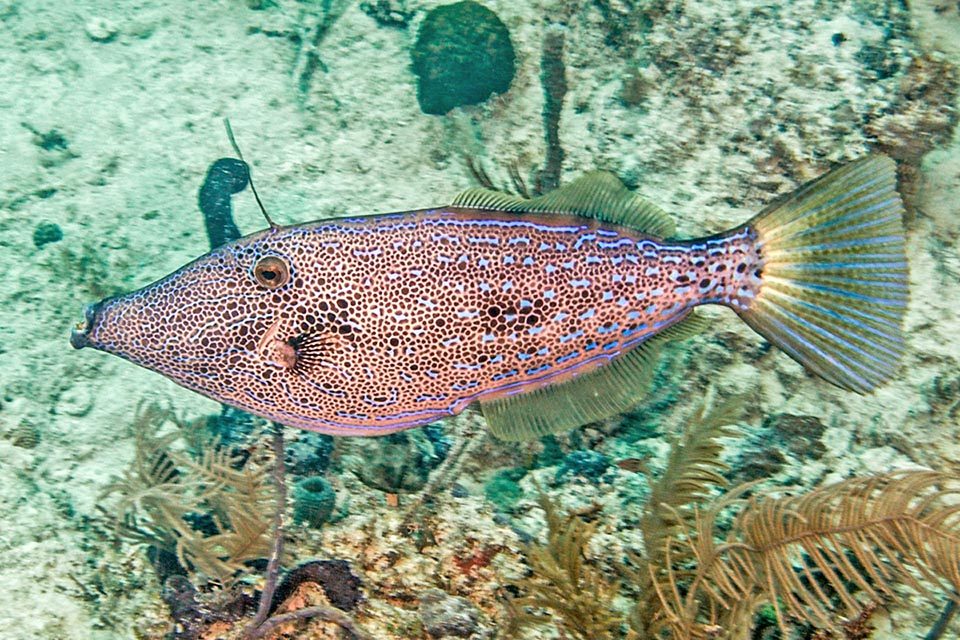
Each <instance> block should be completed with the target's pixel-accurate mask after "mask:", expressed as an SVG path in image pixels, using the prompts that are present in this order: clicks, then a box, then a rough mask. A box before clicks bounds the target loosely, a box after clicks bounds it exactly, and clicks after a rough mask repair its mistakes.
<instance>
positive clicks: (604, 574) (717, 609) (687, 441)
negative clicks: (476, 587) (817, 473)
mask: <svg viewBox="0 0 960 640" xmlns="http://www.w3.org/2000/svg"><path fill="white" fill-rule="evenodd" d="M737 409H738V403H737V401H735V400H734V401H729V402H726V403H721V404H720V405H718V406H716V407H714V408H712V409H701V410H700V411H699V412H698V413H697V414H696V415H695V416H694V420H692V421H691V423H690V424H688V425H687V429H686V432H685V434H684V436H683V437H682V438H681V439H680V440H679V441H677V442H674V443H673V446H672V450H671V453H670V456H669V458H668V463H667V466H666V469H665V470H664V472H663V474H662V475H661V477H660V478H659V479H658V480H657V481H656V482H654V483H653V485H652V491H651V497H650V499H649V501H648V502H647V504H646V506H645V508H644V512H643V515H642V516H641V520H640V526H639V534H640V537H641V538H642V542H643V552H642V553H641V552H636V553H632V554H631V560H632V563H633V565H634V567H633V568H632V569H629V570H623V569H622V568H619V563H617V562H615V561H613V560H612V559H605V558H602V557H594V558H591V559H589V560H587V552H586V548H587V543H588V542H589V540H590V537H591V536H592V535H593V533H594V531H595V527H596V526H597V524H596V522H593V523H587V522H586V521H584V520H583V519H582V518H580V517H578V516H577V515H576V514H562V513H560V512H559V510H558V509H557V507H556V506H555V505H554V503H553V502H551V501H550V499H549V498H547V497H546V496H543V495H541V497H540V504H541V506H542V507H543V509H544V510H545V511H546V513H547V525H548V537H547V541H546V543H539V542H534V543H531V544H528V545H526V546H525V547H524V548H523V553H524V557H525V560H526V562H527V564H528V565H529V567H530V570H531V575H530V576H529V577H527V578H524V579H522V580H518V581H515V585H516V587H517V588H518V589H520V590H521V591H522V592H523V593H524V594H525V595H523V596H522V597H519V598H516V599H513V600H512V601H511V602H509V603H508V605H507V606H508V613H509V616H510V618H511V624H512V625H513V626H514V627H516V626H518V625H520V624H530V623H535V622H541V623H542V622H543V621H545V620H547V619H549V618H548V617H547V616H544V615H542V613H543V612H544V611H546V612H550V613H553V614H554V616H553V618H552V619H553V621H554V622H555V624H557V625H558V626H559V627H561V628H562V629H563V631H564V632H565V633H566V634H567V635H570V636H571V637H575V638H610V639H617V638H623V637H626V638H627V639H628V640H641V639H642V640H652V639H665V640H666V639H669V640H701V639H702V640H707V639H710V640H713V639H717V640H747V639H748V638H752V637H754V635H755V626H756V625H755V620H756V619H757V615H758V613H759V612H760V611H761V610H763V609H766V610H768V611H771V612H772V615H773V618H775V620H776V626H778V627H779V631H780V633H781V637H783V638H790V637H794V636H792V635H791V629H792V625H795V624H797V623H801V624H807V625H810V626H811V627H813V628H815V629H818V630H820V631H819V632H818V633H819V634H820V635H818V636H817V637H823V638H826V637H830V635H832V636H833V637H838V638H841V637H845V638H864V637H867V634H868V633H869V616H870V614H871V613H872V611H873V610H874V609H875V608H876V607H877V606H878V605H880V606H883V605H885V604H888V603H893V602H896V601H898V600H900V598H901V597H902V593H901V592H902V589H900V587H901V586H905V587H907V588H909V589H911V590H913V591H914V592H917V593H920V594H923V595H926V596H928V597H931V598H933V596H934V595H935V594H941V596H942V597H946V598H947V599H948V600H951V601H957V600H958V598H957V595H956V594H958V593H960V477H957V476H954V475H950V474H946V473H940V472H936V471H928V470H913V471H898V472H895V473H888V474H879V475H875V476H872V477H867V478H854V479H849V480H845V481H842V482H839V483H836V484H833V485H829V486H825V487H821V488H818V489H814V490H813V491H810V492H806V493H802V494H798V495H778V494H776V493H774V492H773V491H772V490H767V491H756V488H757V485H756V483H749V484H745V485H741V486H739V487H735V488H734V489H733V490H731V491H729V492H728V493H727V494H726V495H725V496H722V497H719V498H717V497H714V496H715V494H716V491H715V489H716V488H718V487H721V486H723V485H724V484H725V480H724V477H723V475H721V472H722V471H723V470H724V469H725V467H724V465H723V463H722V461H721V459H720V454H721V450H722V448H721V445H720V441H719V440H720V438H723V437H728V436H731V435H734V433H735V432H734V431H732V430H731V429H729V427H727V426H726V425H728V424H730V423H732V422H734V418H735V417H736V415H737ZM751 494H752V495H751ZM605 562H606V565H605V564H604V563H605ZM618 569H619V570H620V575H621V576H622V579H621V580H617V579H616V578H614V577H610V576H613V575H616V571H617V570H618ZM618 595H619V596H629V597H630V598H631V599H632V600H633V603H634V604H633V607H632V611H630V612H629V615H627V614H626V613H625V612H623V611H621V610H619V609H618V608H617V606H616V604H615V603H616V602H617V596H618ZM946 619H947V620H949V617H947V618H946ZM621 621H622V622H623V623H625V624H623V625H621ZM940 626H945V624H944V625H940ZM627 627H628V628H627ZM942 633H943V631H942V630H939V631H936V632H934V631H931V634H930V635H928V636H927V638H928V639H929V640H935V639H936V638H939V637H941V634H942Z"/></svg>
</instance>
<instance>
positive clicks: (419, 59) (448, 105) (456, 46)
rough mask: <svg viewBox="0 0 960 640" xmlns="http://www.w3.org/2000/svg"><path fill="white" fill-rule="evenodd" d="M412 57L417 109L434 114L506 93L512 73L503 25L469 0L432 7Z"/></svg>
mask: <svg viewBox="0 0 960 640" xmlns="http://www.w3.org/2000/svg"><path fill="white" fill-rule="evenodd" d="M410 55H411V58H412V59H413V72H414V73H415V74H416V75H417V78H418V82H417V100H418V101H419V102H420V109H421V110H422V111H423V112H424V113H428V114H433V115H443V114H445V113H447V112H448V111H450V110H451V109H453V108H454V107H461V106H465V105H470V104H477V103H479V102H483V101H484V100H486V99H487V98H489V97H490V95H491V94H493V93H503V92H505V91H506V90H507V89H509V88H510V83H511V82H512V81H513V75H514V73H515V71H516V60H515V55H514V51H513V44H512V43H511V42H510V32H509V31H508V30H507V27H506V25H504V24H503V22H501V21H500V18H498V17H497V15H496V14H495V13H494V12H492V11H490V10H489V9H487V8H486V7H484V6H483V5H481V4H479V3H477V2H474V1H473V0H463V2H456V3H454V4H448V5H443V6H440V7H437V8H436V9H433V10H432V11H430V13H428V14H427V17H426V18H425V19H424V21H423V24H422V25H421V27H420V33H419V34H418V36H417V42H416V44H415V45H414V47H413V51H412V52H411V54H410Z"/></svg>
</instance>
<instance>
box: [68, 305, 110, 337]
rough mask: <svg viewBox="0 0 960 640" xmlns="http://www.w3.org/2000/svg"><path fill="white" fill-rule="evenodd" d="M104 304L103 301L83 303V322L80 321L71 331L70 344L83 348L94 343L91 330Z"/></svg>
mask: <svg viewBox="0 0 960 640" xmlns="http://www.w3.org/2000/svg"><path fill="white" fill-rule="evenodd" d="M102 306H103V302H102V301H101V302H94V303H90V304H85V305H83V322H78V323H77V324H76V326H75V327H74V328H73V330H72V331H71V332H70V344H71V345H73V348H74V349H83V348H84V347H89V346H91V345H92V344H93V342H92V341H91V340H90V331H91V329H93V324H94V321H95V320H96V317H97V313H98V312H99V311H100V307H102Z"/></svg>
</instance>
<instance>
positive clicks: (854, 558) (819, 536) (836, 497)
mask: <svg viewBox="0 0 960 640" xmlns="http://www.w3.org/2000/svg"><path fill="white" fill-rule="evenodd" d="M743 493H744V492H743V491H742V490H740V491H734V492H732V493H731V494H730V495H729V496H727V497H726V498H724V499H723V500H721V501H719V502H718V503H716V504H715V505H714V506H713V507H711V508H709V509H707V510H705V511H702V512H699V513H698V514H697V518H696V520H695V525H694V527H693V528H692V529H691V530H690V531H688V532H686V535H684V536H683V537H681V538H679V539H677V540H671V541H669V542H668V546H667V557H668V558H672V557H673V555H674V553H675V552H676V551H680V553H681V554H683V555H686V556H692V557H693V558H694V559H695V560H696V570H695V572H694V574H693V575H692V576H691V577H690V579H688V580H684V583H683V584H682V585H681V584H680V582H679V579H678V578H679V576H677V575H676V574H675V573H674V572H670V573H669V574H668V575H667V579H666V580H660V581H658V583H657V589H658V593H659V594H660V598H661V603H662V605H663V611H664V613H665V615H666V617H667V620H668V623H669V625H670V628H671V629H672V631H673V634H674V637H677V638H703V637H707V635H706V630H707V629H710V628H715V627H720V628H721V629H725V630H726V631H725V633H724V634H723V635H722V637H725V638H745V637H747V636H746V635H745V634H744V633H742V631H740V630H743V629H744V628H745V625H744V624H743V623H744V620H749V616H750V615H751V614H752V612H753V609H754V608H755V607H756V606H757V605H759V604H760V603H764V602H765V603H769V604H770V605H772V606H773V607H774V610H775V611H776V615H777V622H778V624H779V626H780V628H781V630H782V632H783V633H784V637H787V636H786V628H787V624H786V620H787V618H788V616H789V617H792V618H796V619H799V620H804V621H807V622H810V623H811V624H814V625H816V626H818V627H820V628H823V629H827V630H829V631H833V632H836V633H838V634H841V633H843V629H842V625H841V623H840V619H841V616H842V617H847V618H856V617H857V616H858V615H860V614H861V612H862V611H863V610H864V607H866V606H868V605H867V604H866V603H867V602H869V601H873V602H877V601H890V600H896V599H897V597H898V593H897V591H896V590H895V589H894V585H896V584H905V585H908V586H910V587H912V588H913V589H914V590H916V591H918V592H920V593H924V594H928V593H929V592H930V585H932V586H933V587H934V588H936V589H938V590H943V591H947V592H949V593H956V592H957V590H958V589H960V505H958V504H957V497H958V496H960V478H956V477H954V476H949V475H947V474H943V473H938V472H935V471H901V472H896V473H889V474H880V475H877V476H873V477H869V478H854V479H851V480H846V481H843V482H839V483H837V484H834V485H830V486H827V487H821V488H819V489H816V490H814V491H811V492H809V493H806V494H803V495H799V496H785V497H772V496H770V495H764V494H760V495H757V496H754V497H752V498H749V499H744V498H743ZM727 509H733V510H735V511H737V514H736V517H735V519H734V522H733V524H732V526H731V527H730V530H729V532H728V533H727V534H726V535H725V536H724V537H723V538H722V539H720V540H719V541H718V525H717V520H718V517H719V515H720V514H721V513H723V512H725V511H726V510H727ZM734 629H736V630H738V632H737V633H733V631H732V630H734Z"/></svg>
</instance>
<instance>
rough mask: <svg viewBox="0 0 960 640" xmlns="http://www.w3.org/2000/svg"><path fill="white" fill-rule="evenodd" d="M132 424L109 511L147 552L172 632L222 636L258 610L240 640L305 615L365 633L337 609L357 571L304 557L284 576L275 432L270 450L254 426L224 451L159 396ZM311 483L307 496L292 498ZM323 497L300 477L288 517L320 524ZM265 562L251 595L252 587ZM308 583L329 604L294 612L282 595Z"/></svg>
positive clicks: (353, 591)
mask: <svg viewBox="0 0 960 640" xmlns="http://www.w3.org/2000/svg"><path fill="white" fill-rule="evenodd" d="M133 430H134V437H135V442H136V454H135V457H134V460H133V463H132V464H131V466H130V467H129V468H128V469H127V470H126V471H125V472H124V474H123V476H122V477H121V478H120V479H119V480H117V481H116V482H114V483H113V484H112V485H110V487H109V488H108V490H107V492H106V495H105V497H110V496H118V498H119V499H118V500H117V501H116V504H114V505H113V508H112V512H113V516H112V517H113V520H114V525H115V531H116V533H117V534H118V535H119V536H120V537H121V538H123V539H126V540H128V541H131V542H133V543H139V544H143V545H146V546H147V548H148V555H149V557H150V558H151V561H152V562H153V564H154V568H155V570H156V573H157V578H158V580H159V582H160V583H161V584H162V592H161V597H162V599H163V601H164V602H165V603H166V604H167V605H168V606H169V608H170V616H171V619H172V621H173V623H174V630H173V631H172V632H171V633H170V634H169V635H168V637H169V638H174V639H176V640H193V639H195V638H205V637H211V635H210V634H211V633H213V634H214V635H218V634H219V633H222V632H224V631H225V630H226V629H230V628H233V627H234V626H242V624H241V623H242V622H243V621H244V620H245V619H249V618H250V616H251V614H253V613H254V612H256V615H255V616H254V617H253V619H252V622H250V623H249V624H248V625H247V626H246V627H245V628H244V629H243V636H242V637H244V638H247V639H248V640H249V639H253V638H260V637H265V636H266V635H268V634H269V633H270V632H271V631H272V630H273V629H275V628H276V627H278V626H279V625H281V624H283V623H285V622H291V621H294V620H301V619H305V618H311V617H313V618H319V619H323V620H328V621H331V622H333V623H335V624H336V625H338V626H340V627H341V628H344V629H347V630H350V631H351V632H352V633H353V634H354V636H355V637H356V638H360V639H363V638H366V637H367V636H366V635H365V634H364V633H363V631H362V630H360V629H359V628H358V627H356V625H355V624H354V623H353V621H352V620H351V619H350V618H349V616H347V615H346V613H345V612H346V611H350V610H352V609H355V608H356V607H357V605H358V604H359V602H360V600H361V595H360V591H359V587H360V581H359V578H357V577H356V576H354V575H353V574H352V573H351V571H350V567H349V565H348V564H347V563H346V562H345V561H343V560H313V561H308V562H304V563H301V564H299V565H298V566H296V567H294V568H292V569H290V570H289V571H287V572H286V573H285V574H283V576H282V578H281V570H280V561H281V558H282V556H283V538H284V535H285V532H284V527H283V524H282V521H283V517H282V514H283V512H284V511H285V504H286V482H285V473H284V468H285V465H283V464H280V465H276V464H274V461H275V460H278V459H279V460H282V459H283V438H282V435H280V434H279V432H276V433H275V434H274V445H273V448H272V450H270V449H268V448H266V447H262V446H259V445H257V444H256V441H257V440H259V439H260V438H259V435H258V434H254V436H252V437H251V438H250V440H251V441H252V442H253V443H254V444H252V445H250V444H248V446H246V447H245V448H231V447H228V446H226V445H222V444H221V443H220V441H219V439H218V438H216V437H213V438H211V436H210V435H209V429H208V425H207V420H206V419H205V418H201V419H198V420H192V421H187V420H185V419H183V418H181V417H179V416H177V415H176V414H175V413H173V412H172V411H171V410H168V409H164V408H161V407H160V406H159V405H156V404H148V405H142V406H141V407H140V408H139V410H138V412H137V415H136V417H135V419H134V421H133ZM316 481H320V482H321V483H322V486H320V487H317V486H316V485H317V484H318V483H317V482H316ZM307 483H310V487H308V488H309V489H310V490H309V492H308V493H310V494H311V495H309V496H308V497H307V498H306V499H305V498H304V497H303V496H302V495H300V496H299V497H298V494H303V493H304V488H303V485H305V484H307ZM331 497H335V496H334V494H333V490H332V488H330V486H329V483H327V482H326V481H325V480H323V479H322V478H308V479H307V480H305V481H302V482H300V483H298V484H297V485H296V487H295V488H294V518H295V520H297V521H299V520H300V519H301V518H303V519H305V520H306V521H307V522H308V524H311V525H312V526H320V525H321V524H322V523H323V522H325V521H326V520H327V518H328V517H329V514H330V512H332V509H333V505H334V501H333V499H331ZM298 502H299V507H300V508H299V510H298V509H297V505H298ZM305 502H306V503H307V504H306V506H304V503H305ZM265 561H266V562H267V571H266V575H265V579H264V584H263V588H262V589H261V590H260V593H259V594H257V593H255V592H253V590H252V589H250V588H249V584H248V583H250V582H252V581H254V580H255V579H256V574H257V573H259V571H260V569H261V568H262V566H263V563H264V562H265ZM197 585H200V587H198V586H197ZM304 585H315V587H314V588H315V589H319V591H320V592H321V593H322V594H323V596H322V599H323V600H325V602H328V603H329V605H327V604H325V603H313V604H310V606H305V605H303V604H301V605H300V606H299V607H297V606H296V605H294V606H293V607H292V610H291V607H288V606H287V605H286V604H285V603H286V602H287V601H288V600H290V599H292V596H294V595H295V594H299V593H300V591H301V588H302V587H304ZM307 591H309V589H307ZM305 597H306V596H305ZM306 598H307V600H306V601H308V600H309V597H306ZM299 601H304V600H303V598H300V600H299ZM306 601H304V602H306ZM217 630H219V631H217Z"/></svg>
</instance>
